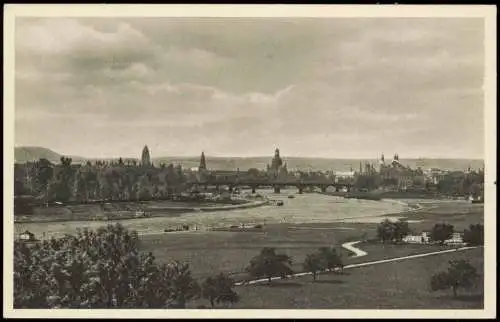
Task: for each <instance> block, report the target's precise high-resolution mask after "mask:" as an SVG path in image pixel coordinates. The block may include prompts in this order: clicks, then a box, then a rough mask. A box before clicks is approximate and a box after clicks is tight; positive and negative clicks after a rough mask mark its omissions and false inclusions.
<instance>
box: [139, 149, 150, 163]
mask: <svg viewBox="0 0 500 322" xmlns="http://www.w3.org/2000/svg"><path fill="white" fill-rule="evenodd" d="M141 164H142V165H143V166H148V167H149V166H151V156H150V155H149V149H148V146H147V145H145V146H144V149H142V156H141Z"/></svg>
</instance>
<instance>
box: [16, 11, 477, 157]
mask: <svg viewBox="0 0 500 322" xmlns="http://www.w3.org/2000/svg"><path fill="white" fill-rule="evenodd" d="M269 30H273V32H272V33H270V32H269ZM15 41H16V64H17V67H16V107H15V108H16V114H15V140H16V146H41V147H45V148H49V149H51V150H53V151H56V152H58V153H61V154H65V155H75V156H81V157H87V158H112V157H120V156H121V157H138V155H139V152H140V150H141V149H142V147H143V146H144V145H148V147H150V149H151V153H152V157H153V158H154V157H155V156H158V157H160V156H161V157H163V156H166V157H168V156H198V155H199V154H200V153H201V151H205V154H206V155H207V156H221V157H254V156H268V155H270V153H272V151H273V150H274V148H276V147H279V148H280V150H282V151H283V155H284V156H288V157H316V158H360V159H361V158H376V157H377V156H380V154H381V153H385V154H386V156H392V154H394V153H399V155H400V156H401V157H402V158H403V159H404V158H419V157H422V158H461V159H468V158H470V159H484V124H483V123H484V118H483V114H484V111H483V110H484V107H483V105H484V102H483V101H484V98H483V96H484V94H483V89H482V86H483V74H484V57H483V56H484V48H483V42H484V31H483V20H482V19H475V18H439V19H435V18H376V19H374V18H342V19H339V18H328V19H319V18H309V19H308V18H286V19H285V18H279V19H278V18H270V19H264V18H261V19H257V18H255V19H250V18H245V19H227V21H224V19H214V18H212V19H208V18H206V19H205V18H204V19H201V18H198V19H196V20H195V19H192V18H191V19H188V18H184V19H180V18H179V19H172V18H168V19H166V18H162V19H160V18H158V19H154V18H133V19H115V18H102V19H97V18H96V19H63V18H49V19H34V18H21V19H17V20H16V37H15ZM47 84H48V85H47ZM47 124H50V126H47ZM62 133H63V134H67V135H61V134H62ZM104 138H105V139H104ZM269 151H271V152H269Z"/></svg>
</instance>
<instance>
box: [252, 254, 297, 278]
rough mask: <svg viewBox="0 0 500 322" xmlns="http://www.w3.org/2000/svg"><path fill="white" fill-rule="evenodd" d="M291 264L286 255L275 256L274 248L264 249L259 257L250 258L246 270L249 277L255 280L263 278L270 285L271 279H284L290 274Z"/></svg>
mask: <svg viewBox="0 0 500 322" xmlns="http://www.w3.org/2000/svg"><path fill="white" fill-rule="evenodd" d="M291 264H292V260H291V258H290V257H289V256H288V255H286V254H276V252H275V249H274V248H269V247H264V248H263V249H262V250H261V251H260V254H259V255H257V256H255V257H254V258H252V260H251V261H250V265H249V266H248V267H247V268H246V270H247V272H248V273H249V274H250V276H252V277H256V278H259V277H262V276H265V277H266V278H267V279H268V281H269V283H271V278H272V277H275V276H280V277H281V278H285V277H286V276H287V275H290V274H292V273H293V271H292V269H291V267H290V265H291Z"/></svg>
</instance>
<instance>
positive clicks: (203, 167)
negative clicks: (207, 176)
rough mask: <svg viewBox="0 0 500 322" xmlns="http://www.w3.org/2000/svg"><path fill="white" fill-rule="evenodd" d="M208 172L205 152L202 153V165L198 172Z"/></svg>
mask: <svg viewBox="0 0 500 322" xmlns="http://www.w3.org/2000/svg"><path fill="white" fill-rule="evenodd" d="M206 170H207V161H206V160H205V152H203V151H202V152H201V157H200V165H199V166H198V171H200V172H203V171H206Z"/></svg>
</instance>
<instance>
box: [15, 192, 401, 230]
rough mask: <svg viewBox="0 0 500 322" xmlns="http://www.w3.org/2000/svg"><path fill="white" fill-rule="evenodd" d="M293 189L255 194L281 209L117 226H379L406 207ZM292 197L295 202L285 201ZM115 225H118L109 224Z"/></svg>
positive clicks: (60, 225) (73, 226) (54, 226)
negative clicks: (385, 217) (276, 202)
mask: <svg viewBox="0 0 500 322" xmlns="http://www.w3.org/2000/svg"><path fill="white" fill-rule="evenodd" d="M296 192H297V189H290V190H282V191H281V194H274V193H273V192H272V191H271V190H262V191H260V190H259V191H258V193H260V194H265V195H267V196H268V197H269V198H270V199H275V200H283V202H284V205H283V206H262V207H257V208H248V209H237V210H223V211H214V212H190V213H184V214H181V215H176V216H172V215H171V214H165V217H152V218H140V219H125V220H119V222H120V223H121V224H122V225H123V226H124V227H126V228H128V229H132V230H137V231H138V232H139V234H152V233H161V232H163V230H164V229H165V228H174V227H176V226H178V225H190V226H192V227H194V226H197V227H198V228H199V229H202V230H203V229H206V228H214V227H227V226H230V225H240V224H249V225H251V224H266V223H267V224H271V223H283V222H284V223H293V224H301V223H331V222H379V221H380V216H382V215H385V214H394V213H399V212H403V211H406V210H408V208H409V207H408V206H407V205H405V204H404V203H401V202H398V201H390V200H383V201H371V200H359V199H344V198H341V197H333V196H327V195H322V194H316V193H307V194H296ZM288 195H295V198H293V199H292V198H288ZM113 222H118V221H111V223H113ZM105 224H106V223H105V222H102V221H101V222H92V221H72V222H52V223H16V224H15V234H16V235H17V234H19V233H21V232H23V231H25V230H29V231H31V232H33V233H34V234H35V236H37V237H38V238H40V237H42V236H45V237H50V236H54V237H58V236H63V235H64V234H66V233H70V234H72V233H75V232H76V231H77V230H78V229H83V228H89V229H96V228H98V227H101V226H103V225H105Z"/></svg>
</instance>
